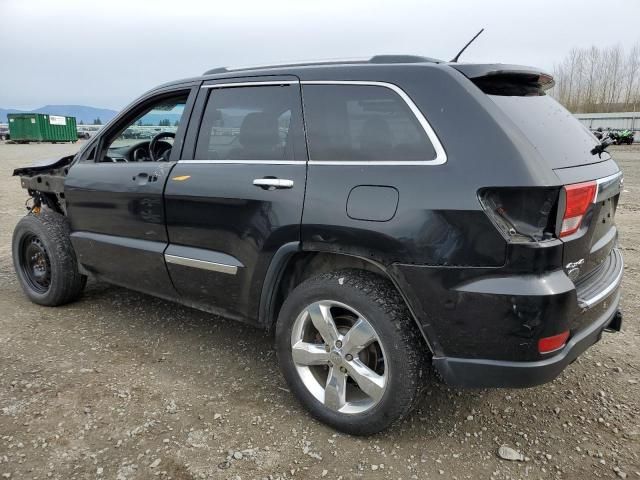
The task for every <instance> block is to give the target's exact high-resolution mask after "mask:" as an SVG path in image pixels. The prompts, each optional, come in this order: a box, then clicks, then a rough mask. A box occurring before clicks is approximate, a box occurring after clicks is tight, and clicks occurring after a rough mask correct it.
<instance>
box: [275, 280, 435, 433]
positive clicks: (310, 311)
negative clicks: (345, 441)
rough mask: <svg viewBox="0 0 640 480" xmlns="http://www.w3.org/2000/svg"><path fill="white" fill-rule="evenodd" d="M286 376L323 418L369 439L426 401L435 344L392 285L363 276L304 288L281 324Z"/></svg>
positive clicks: (298, 394)
mask: <svg viewBox="0 0 640 480" xmlns="http://www.w3.org/2000/svg"><path fill="white" fill-rule="evenodd" d="M276 351H277V355H278V360H279V363H280V368H281V370H282V372H283V375H284V377H285V379H286V381H287V383H288V385H289V387H290V389H291V391H292V392H293V393H294V394H295V395H296V397H297V398H298V399H299V400H300V401H301V403H302V404H303V406H304V407H305V408H306V409H307V410H308V411H309V412H310V413H311V415H313V416H314V417H315V418H317V419H318V420H320V421H322V422H324V423H326V424H328V425H330V426H332V427H334V428H335V429H337V430H340V431H343V432H346V433H349V434H353V435H369V434H373V433H376V432H379V431H381V430H384V429H385V428H387V427H388V426H390V425H391V424H392V423H394V422H396V421H398V420H400V419H402V418H403V417H405V416H406V415H407V413H408V412H409V411H410V410H411V409H412V407H413V406H414V404H415V402H416V400H417V399H418V397H419V392H420V390H421V388H422V385H423V382H424V378H425V377H426V375H425V373H426V372H425V369H426V368H427V365H428V362H427V346H426V345H425V343H424V341H423V339H422V336H421V334H420V332H419V331H418V329H417V328H416V325H415V323H414V321H413V319H412V318H411V316H410V313H409V311H408V309H407V307H406V305H405V304H404V301H403V300H402V298H401V297H400V295H399V294H398V292H397V290H396V289H395V288H394V286H393V285H392V284H391V282H389V281H388V280H387V279H385V278H382V277H380V276H377V275H374V274H372V273H370V272H366V271H362V270H343V271H338V272H332V273H327V274H322V275H319V276H316V277H314V278H311V279H309V280H307V281H305V282H303V283H302V284H300V285H299V286H298V287H296V288H295V289H294V290H293V291H292V292H291V294H290V295H289V296H288V297H287V299H286V301H285V302H284V305H283V306H282V309H281V310H280V314H279V316H278V322H277V325H276Z"/></svg>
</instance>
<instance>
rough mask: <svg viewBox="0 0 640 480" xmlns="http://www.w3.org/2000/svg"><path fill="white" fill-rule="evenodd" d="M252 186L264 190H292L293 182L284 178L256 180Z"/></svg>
mask: <svg viewBox="0 0 640 480" xmlns="http://www.w3.org/2000/svg"><path fill="white" fill-rule="evenodd" d="M253 184H254V185H255V186H256V187H260V188H263V189H265V190H275V189H276V188H292V187H293V180H287V179H285V178H256V179H255V180H254V181H253Z"/></svg>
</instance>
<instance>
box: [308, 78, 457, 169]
mask: <svg viewBox="0 0 640 480" xmlns="http://www.w3.org/2000/svg"><path fill="white" fill-rule="evenodd" d="M300 84H301V85H303V86H304V85H361V86H369V87H383V88H388V89H389V90H391V91H393V92H395V93H396V94H397V95H398V96H399V97H400V98H401V99H402V100H404V102H405V103H406V104H407V106H408V107H409V110H411V113H413V115H414V116H415V117H416V119H417V120H418V123H420V125H421V126H422V128H423V130H424V132H425V133H426V134H427V138H429V141H430V142H431V144H432V145H433V148H434V150H435V152H436V158H434V159H432V160H404V161H401V160H397V161H396V160H380V161H375V160H366V161H365V160H313V159H312V158H309V165H393V166H395V165H442V164H444V163H446V162H447V153H446V152H445V151H444V147H443V146H442V143H440V139H439V138H438V136H437V135H436V132H435V131H434V130H433V128H432V127H431V125H430V124H429V122H428V121H427V119H426V118H425V116H424V115H423V114H422V112H421V111H420V110H419V109H418V107H417V106H416V104H415V103H413V100H411V97H409V95H407V93H406V92H405V91H404V90H402V88H400V87H399V86H398V85H395V84H393V83H389V82H375V81H368V80H302V81H301V82H300ZM303 97H304V91H303Z"/></svg>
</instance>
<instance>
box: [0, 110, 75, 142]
mask: <svg viewBox="0 0 640 480" xmlns="http://www.w3.org/2000/svg"><path fill="white" fill-rule="evenodd" d="M7 118H8V119H9V136H10V137H11V140H13V141H14V142H76V141H78V131H77V129H76V118H75V117H63V116H59V115H48V114H46V113H10V114H8V115H7Z"/></svg>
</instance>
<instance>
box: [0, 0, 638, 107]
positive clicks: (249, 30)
mask: <svg viewBox="0 0 640 480" xmlns="http://www.w3.org/2000/svg"><path fill="white" fill-rule="evenodd" d="M639 19H640V0H608V1H606V2H603V1H602V0H537V1H536V2H524V1H518V0H481V1H480V0H453V1H451V0H450V1H445V0H440V1H437V2H436V1H432V0H422V1H413V0H395V1H386V2H383V1H377V0H337V1H336V0H321V1H305V0H298V1H295V0H233V1H214V0H211V1H206V0H201V1H196V0H0V108H19V109H31V108H37V107H40V106H42V105H47V104H49V105H51V104H56V105H60V104H80V105H90V106H94V107H103V108H113V109H115V110H119V109H121V108H123V107H124V106H125V105H127V104H128V103H130V102H131V101H132V100H133V99H134V98H136V97H138V96H139V95H140V94H142V93H143V92H145V91H146V90H148V89H150V88H153V87H154V86H156V85H158V84H161V83H164V82H167V81H171V80H175V79H179V78H185V77H190V76H195V75H199V74H201V73H203V72H204V71H205V70H207V69H210V68H214V67H219V66H242V65H259V64H269V63H281V62H288V61H300V60H310V59H335V58H353V57H358V58H359V57H369V56H371V55H374V54H382V53H405V54H417V55H426V56H430V57H436V58H441V59H446V60H448V59H451V58H452V57H453V56H454V55H455V53H456V52H457V51H458V50H459V49H460V48H461V47H462V46H463V45H464V44H465V43H466V42H467V41H468V40H469V39H470V38H471V37H472V36H473V35H474V34H475V33H476V32H477V31H478V30H479V29H480V28H483V27H484V28H485V32H484V33H483V34H482V35H481V36H480V37H479V38H478V39H477V40H476V42H475V43H474V44H473V45H472V46H470V47H469V49H468V50H467V52H465V54H463V56H462V57H461V61H466V62H492V63H517V64H525V65H532V66H536V67H540V68H542V69H545V70H548V71H550V70H552V68H553V65H554V63H557V62H559V61H561V60H562V58H563V57H564V56H565V55H566V54H567V53H568V51H569V50H570V49H571V48H572V47H589V46H591V45H598V46H610V45H615V44H618V43H619V44H621V45H622V46H623V47H627V48H628V47H629V46H630V45H632V44H634V43H635V42H638V41H640V28H639V25H640V24H639V23H638V20H639Z"/></svg>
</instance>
